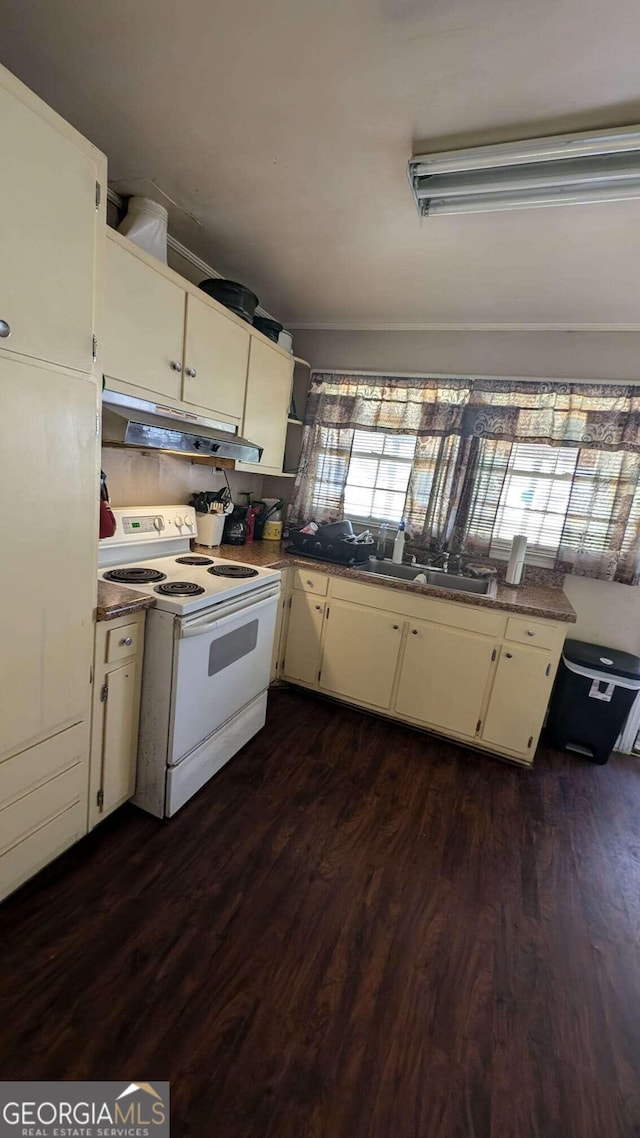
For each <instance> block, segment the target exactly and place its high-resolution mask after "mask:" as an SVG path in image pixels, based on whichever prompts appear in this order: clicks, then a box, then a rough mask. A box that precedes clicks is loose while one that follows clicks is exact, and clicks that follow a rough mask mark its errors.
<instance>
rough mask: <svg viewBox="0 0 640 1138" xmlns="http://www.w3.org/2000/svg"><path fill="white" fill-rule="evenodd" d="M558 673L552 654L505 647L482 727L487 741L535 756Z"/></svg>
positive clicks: (515, 645)
mask: <svg viewBox="0 0 640 1138" xmlns="http://www.w3.org/2000/svg"><path fill="white" fill-rule="evenodd" d="M554 671H555V668H554V658H552V656H551V653H550V652H544V651H542V650H541V649H539V648H526V647H525V646H524V645H522V646H521V645H519V644H503V645H502V647H501V649H500V659H499V660H498V667H497V670H496V675H495V679H494V681H493V687H492V689H491V698H490V700H489V707H488V711H487V715H486V719H485V722H484V726H483V728H482V740H483V742H485V743H489V744H491V745H492V746H494V747H500V748H501V749H504V750H509V751H517V752H519V753H521V754H522V755H524V756H533V752H534V751H535V746H536V743H537V741H538V735H539V733H540V728H541V726H542V721H543V718H544V713H545V711H546V708H547V704H548V702H549V697H550V695H551V688H552V685H553V673H554Z"/></svg>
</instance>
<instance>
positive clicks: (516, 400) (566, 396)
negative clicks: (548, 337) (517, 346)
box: [306, 372, 640, 451]
mask: <svg viewBox="0 0 640 1138" xmlns="http://www.w3.org/2000/svg"><path fill="white" fill-rule="evenodd" d="M306 422H307V423H308V424H321V425H322V426H324V427H332V428H335V429H344V428H347V429H349V428H351V429H356V430H358V429H360V430H369V431H371V430H374V431H375V430H381V431H396V432H398V433H399V434H415V435H417V436H447V435H459V436H461V437H462V438H484V439H494V440H497V441H504V442H511V443H515V442H529V443H547V444H549V445H551V446H576V447H580V448H582V449H586V448H589V449H594V450H622V449H623V450H628V451H640V387H634V386H632V385H630V384H605V383H575V382H573V383H551V382H546V381H540V380H508V379H504V380H495V379H482V378H470V379H469V378H447V377H431V378H425V379H417V378H412V377H411V378H407V377H402V376H397V377H396V376H376V375H338V374H333V373H327V372H317V373H314V376H313V380H312V385H311V391H310V395H309V400H308V402H307V413H306Z"/></svg>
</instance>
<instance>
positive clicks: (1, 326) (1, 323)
mask: <svg viewBox="0 0 640 1138" xmlns="http://www.w3.org/2000/svg"><path fill="white" fill-rule="evenodd" d="M10 335H11V325H10V324H7V322H6V320H0V339H3V340H7V339H8V338H9V336H10Z"/></svg>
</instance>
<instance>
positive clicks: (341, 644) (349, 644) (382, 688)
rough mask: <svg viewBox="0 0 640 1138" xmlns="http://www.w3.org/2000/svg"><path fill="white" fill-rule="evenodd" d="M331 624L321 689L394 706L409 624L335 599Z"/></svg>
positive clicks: (328, 619)
mask: <svg viewBox="0 0 640 1138" xmlns="http://www.w3.org/2000/svg"><path fill="white" fill-rule="evenodd" d="M325 624H326V627H325V630H324V639H323V645H322V667H321V670H320V678H319V687H320V688H321V689H322V690H323V691H327V692H335V693H336V695H340V696H342V697H343V698H344V699H354V700H357V701H358V703H370V704H371V705H372V706H373V707H379V708H388V707H390V706H391V695H392V690H393V681H394V677H395V674H396V667H397V663H398V655H399V653H400V645H401V642H402V630H403V622H402V621H401V620H399V619H398V618H396V617H394V616H392V615H391V614H390V613H386V612H379V611H377V610H376V609H369V608H364V607H363V606H361V605H350V604H345V603H344V601H332V602H330V603H329V604H327V606H326V614H325Z"/></svg>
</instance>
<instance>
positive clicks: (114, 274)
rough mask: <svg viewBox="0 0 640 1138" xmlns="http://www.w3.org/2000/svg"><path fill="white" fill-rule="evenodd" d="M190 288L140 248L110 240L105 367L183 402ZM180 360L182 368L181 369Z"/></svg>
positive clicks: (115, 376) (113, 375)
mask: <svg viewBox="0 0 640 1138" xmlns="http://www.w3.org/2000/svg"><path fill="white" fill-rule="evenodd" d="M184 301H185V293H184V290H183V289H181V288H180V286H179V285H177V284H176V283H175V282H174V281H172V280H169V279H168V278H167V277H165V276H164V275H163V274H162V273H161V272H158V271H157V270H156V269H153V268H151V266H150V265H147V264H145V263H144V261H141V260H140V259H139V258H138V257H136V255H135V254H134V253H130V252H129V250H128V249H126V248H124V247H123V246H122V245H120V244H118V239H117V238H113V237H111V236H109V237H108V240H107V253H106V285H105V313H104V355H103V358H104V372H105V375H106V376H109V377H111V378H113V379H116V380H121V381H122V382H123V383H130V384H132V385H133V386H134V387H139V388H142V390H141V392H140V395H141V397H143V396H144V394H145V393H147V392H148V393H150V394H152V395H157V396H159V397H160V399H172V400H176V401H178V402H179V400H180V396H181V393H182V374H181V372H182V363H183V360H182V347H183V338H184ZM176 365H177V367H178V369H179V370H176Z"/></svg>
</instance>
